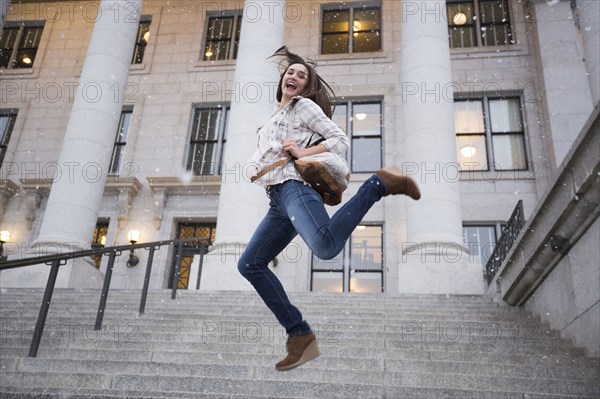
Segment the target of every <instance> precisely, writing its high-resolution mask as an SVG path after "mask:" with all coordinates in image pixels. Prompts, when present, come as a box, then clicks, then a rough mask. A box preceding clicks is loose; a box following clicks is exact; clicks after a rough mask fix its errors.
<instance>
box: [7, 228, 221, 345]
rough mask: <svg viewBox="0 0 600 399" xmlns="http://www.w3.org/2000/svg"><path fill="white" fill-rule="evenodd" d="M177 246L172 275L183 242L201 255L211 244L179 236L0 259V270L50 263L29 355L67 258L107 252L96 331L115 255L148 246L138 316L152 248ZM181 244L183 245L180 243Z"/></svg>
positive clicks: (38, 338) (143, 303)
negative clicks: (194, 247)
mask: <svg viewBox="0 0 600 399" xmlns="http://www.w3.org/2000/svg"><path fill="white" fill-rule="evenodd" d="M171 244H174V245H177V246H178V250H177V262H176V270H175V275H176V276H179V274H180V269H181V259H182V250H183V247H184V245H185V244H191V245H193V246H199V247H200V249H201V251H200V252H201V253H202V254H204V252H205V251H204V250H205V249H206V248H207V247H208V246H210V245H211V244H212V243H211V241H210V239H198V238H182V239H175V240H163V241H154V242H148V243H143V244H129V245H119V246H113V247H104V248H95V249H89V250H81V251H74V252H68V253H60V254H53V255H44V256H37V257H33V258H26V259H18V260H13V261H10V262H2V263H0V271H2V270H8V269H15V268H21V267H26V266H33V265H39V264H50V265H51V267H50V274H49V275H48V282H47V283H46V289H45V291H44V299H43V300H42V306H41V307H40V312H39V315H38V319H37V322H36V325H35V331H34V333H33V338H32V340H31V346H30V347H29V355H28V356H29V357H37V353H38V350H39V347H40V342H41V339H42V334H43V332H44V327H45V325H46V317H47V316H48V310H49V309H50V302H51V300H52V294H53V293H54V286H55V284H56V277H57V275H58V269H59V268H60V266H63V265H65V264H66V261H67V260H70V259H77V258H83V257H86V256H98V255H104V254H109V258H108V266H107V268H106V273H105V275H104V285H103V288H102V295H101V297H100V304H99V306H98V313H97V315H96V324H95V326H94V329H95V330H101V329H102V320H103V318H104V313H105V308H106V301H107V299H108V290H109V288H110V280H111V278H112V270H113V267H114V265H115V258H116V256H117V255H118V254H121V253H122V252H124V251H133V250H135V249H140V248H146V249H148V251H149V253H148V262H147V264H146V273H145V276H144V287H143V289H142V298H141V300H140V310H139V314H140V316H141V315H143V314H144V311H145V307H146V298H147V295H148V287H149V283H150V275H151V272H152V263H153V261H154V251H155V250H156V249H159V248H160V247H162V246H165V245H171ZM181 244H183V245H181ZM176 294H177V281H175V283H174V284H173V292H172V298H173V299H175V297H176Z"/></svg>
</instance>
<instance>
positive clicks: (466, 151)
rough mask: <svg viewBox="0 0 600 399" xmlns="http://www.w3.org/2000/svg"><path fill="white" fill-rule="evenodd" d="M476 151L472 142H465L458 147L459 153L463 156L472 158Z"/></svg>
mask: <svg viewBox="0 0 600 399" xmlns="http://www.w3.org/2000/svg"><path fill="white" fill-rule="evenodd" d="M476 153H477V148H475V146H474V145H473V144H467V145H463V146H462V147H460V155H462V156H463V157H465V158H473V157H474V156H475V154H476Z"/></svg>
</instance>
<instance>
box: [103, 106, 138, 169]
mask: <svg viewBox="0 0 600 399" xmlns="http://www.w3.org/2000/svg"><path fill="white" fill-rule="evenodd" d="M132 112H133V110H132V109H127V110H123V112H121V119H120V121H119V128H118V129H117V136H116V137H115V145H114V147H113V153H112V158H111V159H110V167H109V168H108V174H109V175H113V176H118V175H119V170H120V169H121V161H122V160H123V153H124V151H125V144H126V142H127V132H128V131H129V125H130V123H131V114H132Z"/></svg>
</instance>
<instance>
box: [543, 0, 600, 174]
mask: <svg viewBox="0 0 600 399" xmlns="http://www.w3.org/2000/svg"><path fill="white" fill-rule="evenodd" d="M594 3H598V2H597V1H594ZM535 6H536V7H535V17H536V28H537V39H538V49H539V50H538V51H539V54H538V62H539V65H540V70H541V72H542V73H541V75H542V78H543V84H544V89H545V90H543V91H542V93H543V98H544V102H545V104H544V105H545V107H546V112H547V121H546V123H545V127H546V129H547V130H548V131H549V133H550V135H551V137H552V145H553V149H554V158H555V167H558V166H559V165H560V164H561V163H562V161H563V159H564V157H565V155H566V154H567V152H568V151H569V149H570V148H571V146H572V145H573V142H574V140H575V139H576V138H577V136H578V135H579V133H580V131H581V128H582V127H583V125H584V124H585V122H586V121H587V119H588V118H589V116H590V113H591V112H592V110H593V104H592V94H591V92H590V81H593V80H594V78H592V76H591V75H590V78H588V76H587V75H588V71H587V69H586V63H585V62H584V57H586V56H587V54H586V55H585V56H584V49H583V48H582V46H581V40H580V36H579V32H578V31H577V27H576V26H575V22H574V18H573V10H572V9H571V3H570V2H569V1H558V2H552V3H548V2H546V1H543V0H538V1H537V2H536V3H535ZM588 8H592V9H593V8H594V6H590V7H588ZM596 9H597V10H598V7H596ZM589 11H590V12H591V11H592V10H589ZM586 12H587V11H586ZM582 14H583V13H582ZM582 16H584V15H582ZM599 18H600V17H596V21H598V19H599ZM596 23H597V22H596ZM582 30H583V31H584V32H585V29H583V26H582ZM597 34H598V26H597V25H596V35H597ZM590 42H593V39H591V38H589V40H588V43H590ZM596 44H598V39H597V38H596ZM590 51H592V53H593V50H592V49H590ZM599 51H600V50H598V49H596V50H595V53H596V55H598V52H599ZM588 65H589V66H590V64H588ZM597 73H598V64H596V74H597ZM596 81H597V79H596Z"/></svg>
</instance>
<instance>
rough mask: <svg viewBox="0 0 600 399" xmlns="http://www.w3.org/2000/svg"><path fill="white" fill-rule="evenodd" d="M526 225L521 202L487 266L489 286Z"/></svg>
mask: <svg viewBox="0 0 600 399" xmlns="http://www.w3.org/2000/svg"><path fill="white" fill-rule="evenodd" d="M524 225H525V215H524V214H523V201H522V200H519V202H518V203H517V206H516V207H515V209H514V211H513V213H512V215H511V216H510V219H508V222H506V227H505V228H504V231H503V232H502V235H501V236H500V239H499V240H498V242H497V243H496V247H495V248H494V252H492V255H491V256H490V258H489V259H488V262H487V264H486V265H485V275H486V279H487V283H488V285H490V284H491V283H492V280H493V279H494V276H495V275H496V273H498V270H500V267H501V266H502V262H504V260H505V259H506V256H507V255H508V253H509V252H510V250H511V248H512V247H513V244H514V243H515V240H516V239H517V237H518V236H519V233H521V230H522V229H523V226H524Z"/></svg>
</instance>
